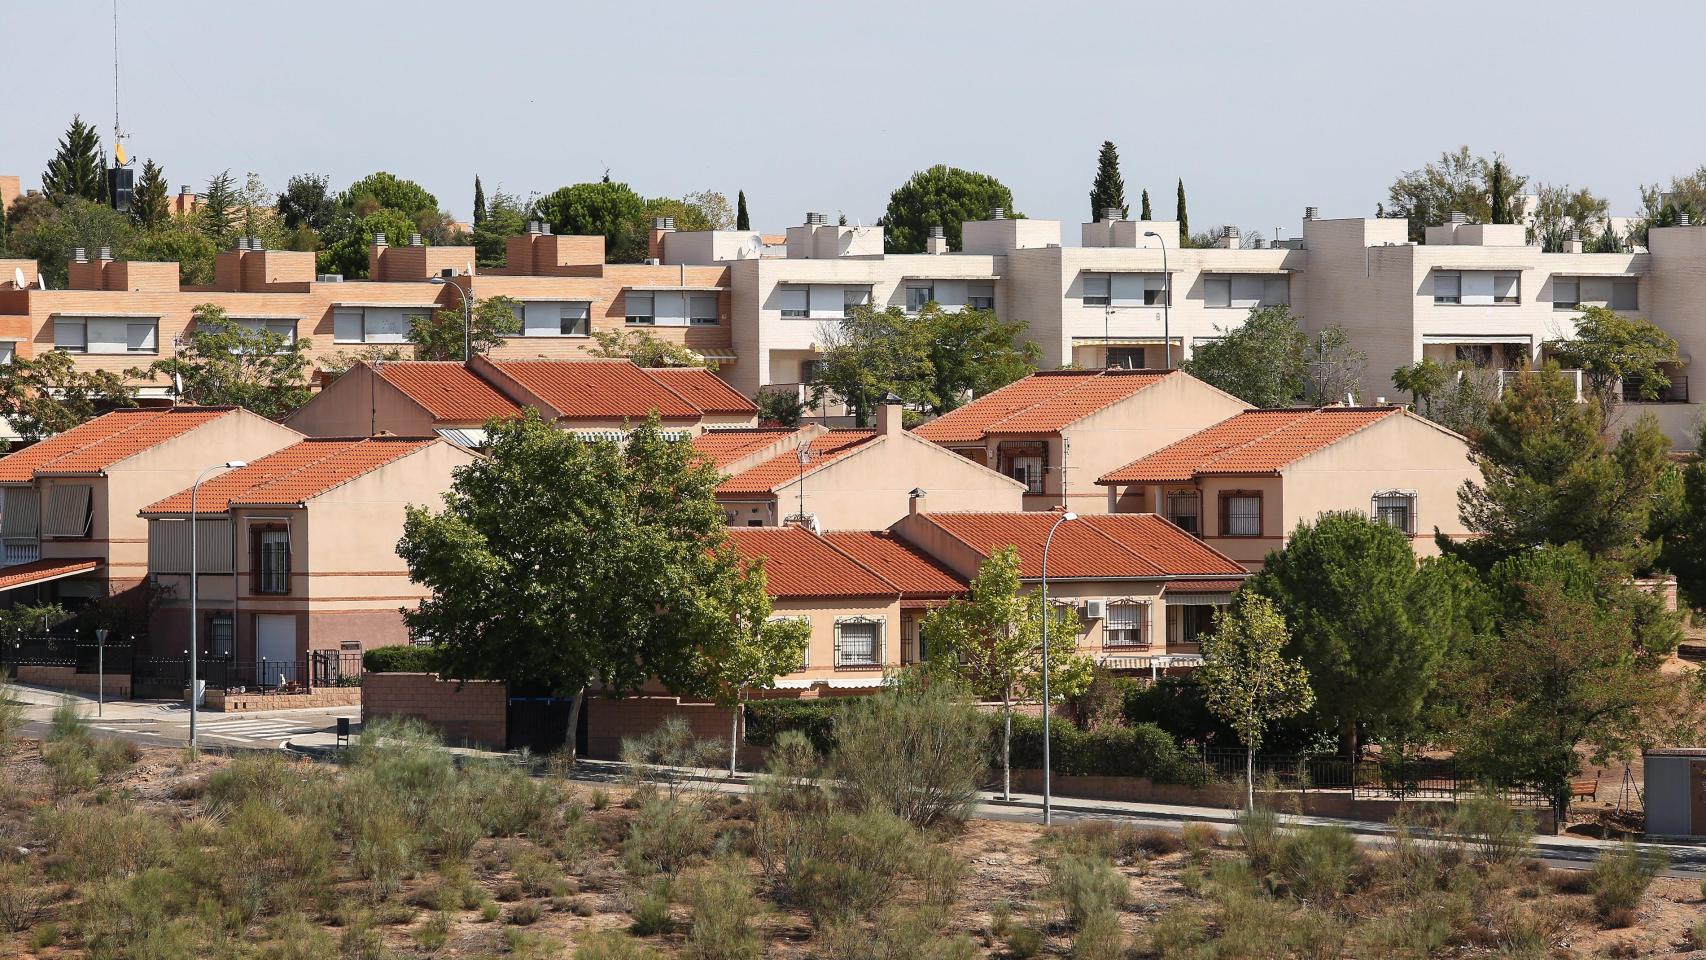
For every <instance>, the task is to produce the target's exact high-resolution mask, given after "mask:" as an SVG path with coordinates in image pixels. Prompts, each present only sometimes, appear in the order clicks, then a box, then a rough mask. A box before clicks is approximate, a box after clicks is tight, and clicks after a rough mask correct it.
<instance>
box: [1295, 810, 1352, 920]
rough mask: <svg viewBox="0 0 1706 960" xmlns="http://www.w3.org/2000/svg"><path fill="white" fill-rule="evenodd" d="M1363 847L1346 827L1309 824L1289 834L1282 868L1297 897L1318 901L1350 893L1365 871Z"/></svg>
mask: <svg viewBox="0 0 1706 960" xmlns="http://www.w3.org/2000/svg"><path fill="white" fill-rule="evenodd" d="M1362 864H1363V855H1362V850H1361V849H1359V848H1358V847H1357V842H1356V837H1354V836H1352V835H1351V832H1350V831H1349V830H1346V829H1345V828H1344V827H1338V826H1328V827H1306V828H1304V829H1301V830H1294V831H1292V832H1291V833H1288V834H1286V835H1285V836H1284V837H1283V838H1282V839H1281V840H1280V845H1279V862H1278V867H1279V871H1280V874H1281V876H1283V877H1284V878H1285V884H1286V887H1287V888H1288V889H1290V891H1291V893H1292V895H1293V896H1295V897H1297V898H1298V899H1300V900H1310V901H1315V902H1320V901H1325V900H1333V899H1336V898H1338V897H1341V896H1343V895H1344V894H1345V893H1347V892H1349V891H1350V889H1351V887H1352V885H1353V884H1354V883H1355V882H1356V880H1357V876H1358V874H1359V873H1360V872H1361V870H1362Z"/></svg>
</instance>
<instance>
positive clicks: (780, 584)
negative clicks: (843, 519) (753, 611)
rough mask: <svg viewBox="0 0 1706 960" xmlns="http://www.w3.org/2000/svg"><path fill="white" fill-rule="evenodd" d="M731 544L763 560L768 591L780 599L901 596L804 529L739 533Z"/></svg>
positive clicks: (741, 529) (746, 529) (731, 537)
mask: <svg viewBox="0 0 1706 960" xmlns="http://www.w3.org/2000/svg"><path fill="white" fill-rule="evenodd" d="M729 541H730V542H731V543H733V544H734V548H735V551H736V552H737V553H739V554H740V555H741V556H742V557H745V558H747V559H749V560H750V559H754V558H757V557H763V558H764V573H765V578H766V585H767V591H768V592H769V594H770V596H772V597H775V598H777V599H784V600H798V599H816V598H834V597H898V596H899V595H900V589H899V588H898V587H896V586H895V585H894V584H892V583H889V582H888V581H886V580H884V579H883V578H882V577H880V576H878V575H877V574H875V573H873V572H871V571H870V570H868V569H866V568H865V567H863V566H860V565H859V564H858V563H857V562H855V561H854V560H853V559H852V558H851V557H849V556H847V555H846V554H844V553H842V552H841V551H839V550H837V549H835V547H834V546H832V545H831V544H830V542H829V541H828V540H826V539H824V538H823V537H820V536H818V535H817V534H815V533H812V532H811V531H810V530H807V529H805V528H803V527H737V528H735V529H732V530H730V531H729Z"/></svg>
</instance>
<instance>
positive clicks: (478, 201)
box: [474, 173, 486, 227]
mask: <svg viewBox="0 0 1706 960" xmlns="http://www.w3.org/2000/svg"><path fill="white" fill-rule="evenodd" d="M485 222H486V188H485V187H482V186H480V175H479V174H477V173H476V174H474V226H476V227H477V226H479V225H480V224H482V223H485Z"/></svg>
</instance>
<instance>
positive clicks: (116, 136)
mask: <svg viewBox="0 0 1706 960" xmlns="http://www.w3.org/2000/svg"><path fill="white" fill-rule="evenodd" d="M123 139H124V131H123V130H122V129H120V127H119V125H118V0H113V146H114V147H117V146H118V144H119V142H120V141H121V140H123Z"/></svg>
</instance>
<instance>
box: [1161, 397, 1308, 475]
mask: <svg viewBox="0 0 1706 960" xmlns="http://www.w3.org/2000/svg"><path fill="white" fill-rule="evenodd" d="M1282 412H1286V413H1297V414H1299V416H1298V417H1296V418H1294V419H1291V420H1287V421H1285V422H1284V423H1282V424H1280V425H1278V426H1276V427H1274V428H1273V429H1271V430H1268V431H1267V432H1265V433H1262V434H1259V435H1257V436H1254V437H1251V438H1250V439H1248V440H1246V441H1244V442H1243V443H1239V444H1234V445H1233V446H1230V447H1222V448H1221V449H1220V450H1218V451H1216V452H1215V454H1214V455H1213V456H1212V457H1208V458H1205V459H1204V460H1203V462H1202V463H1201V464H1200V465H1199V466H1198V467H1197V469H1201V468H1202V467H1206V466H1209V465H1210V464H1214V463H1218V462H1220V461H1221V460H1224V459H1226V458H1227V457H1229V456H1231V455H1232V454H1233V453H1235V452H1237V451H1240V450H1247V449H1249V448H1250V447H1251V446H1253V445H1255V444H1257V443H1260V442H1262V441H1263V440H1267V439H1269V438H1270V437H1273V436H1274V435H1275V434H1277V433H1281V432H1283V431H1285V430H1290V429H1291V428H1292V427H1295V426H1297V425H1298V424H1299V423H1302V422H1303V421H1305V420H1308V419H1310V418H1311V417H1313V416H1315V415H1316V414H1318V413H1320V412H1321V408H1320V407H1315V408H1313V409H1310V410H1296V409H1295V408H1294V409H1292V410H1284V411H1282ZM1229 419H1231V418H1229ZM1225 422H1226V421H1225V420H1222V421H1221V423H1225ZM1217 425H1218V424H1217ZM1207 429H1210V430H1212V429H1214V428H1213V427H1209V428H1207ZM1157 452H1159V451H1157ZM1288 462H1289V461H1288ZM1192 472H1193V473H1195V472H1196V470H1192Z"/></svg>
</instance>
